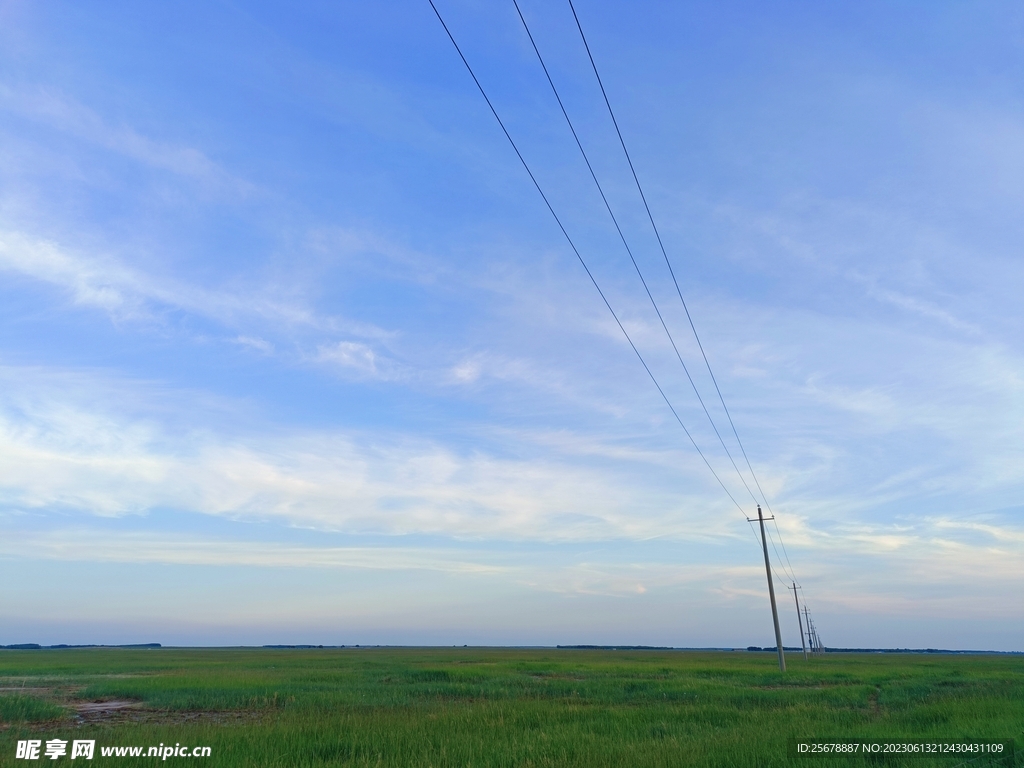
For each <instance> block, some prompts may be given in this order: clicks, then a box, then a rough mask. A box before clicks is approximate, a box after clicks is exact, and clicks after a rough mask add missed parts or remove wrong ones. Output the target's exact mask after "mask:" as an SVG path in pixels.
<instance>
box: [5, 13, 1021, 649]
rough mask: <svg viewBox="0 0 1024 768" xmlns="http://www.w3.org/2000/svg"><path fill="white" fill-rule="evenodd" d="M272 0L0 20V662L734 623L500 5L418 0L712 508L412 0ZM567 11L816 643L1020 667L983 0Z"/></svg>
mask: <svg viewBox="0 0 1024 768" xmlns="http://www.w3.org/2000/svg"><path fill="white" fill-rule="evenodd" d="M302 5H303V8H302V9H297V8H296V7H295V4H293V3H280V4H274V3H250V4H245V5H236V4H230V3H210V2H206V3H188V2H183V3H177V4H174V5H173V6H166V7H159V6H154V5H151V4H142V5H140V4H137V3H115V2H110V3H50V4H45V5H39V4H33V3H27V2H20V1H12V0H6V1H5V2H2V3H0V329H2V333H0V379H2V381H0V578H2V580H3V583H4V584H6V585H7V587H8V588H7V589H5V590H4V597H3V599H2V600H0V643H15V642H42V643H59V642H68V643H76V642H79V643H85V642H99V643H116V642H149V641H156V642H163V643H167V644H235V643H245V644H261V643H282V642H283V643H288V642H311V643H324V644H342V643H345V644H348V643H429V644H434V643H437V644H454V643H457V644H460V645H461V644H463V643H470V644H473V643H486V644H555V643H634V644H656V645H675V646H710V645H714V646H733V645H740V646H745V645H749V644H754V645H770V644H773V643H774V638H773V637H772V630H771V622H770V614H769V609H768V604H767V597H766V594H765V593H766V590H765V585H764V570H763V562H762V560H761V553H760V551H759V548H758V545H757V542H756V540H755V537H754V536H753V535H752V531H751V528H750V527H749V526H748V524H747V522H746V521H745V520H744V514H754V513H755V510H754V508H753V502H752V501H751V500H750V497H749V496H746V495H745V491H743V488H742V486H741V485H740V483H739V480H738V479H737V477H736V474H735V473H734V472H732V468H731V466H730V465H729V464H728V459H727V458H726V456H725V455H724V453H723V452H722V450H721V447H720V446H719V445H718V443H717V439H716V438H715V436H714V433H713V432H712V431H711V427H710V426H709V425H708V423H707V420H706V419H705V417H704V415H703V413H702V411H701V410H700V406H699V404H698V402H697V401H696V398H695V397H694V396H693V394H692V391H691V390H689V385H688V384H687V382H686V379H685V377H684V375H683V372H682V370H681V368H680V367H679V365H678V362H677V361H676V360H675V358H674V356H673V354H672V350H671V347H670V346H669V345H668V343H667V341H666V340H665V338H664V336H663V334H662V331H661V328H660V326H659V325H658V322H657V318H656V317H655V316H654V314H653V313H652V310H651V308H650V304H649V303H648V302H647V298H646V296H645V295H644V293H643V288H642V286H641V284H640V283H639V281H638V279H637V277H636V275H635V273H634V272H632V267H631V265H630V264H629V261H628V258H627V256H626V254H625V252H624V250H623V249H622V246H621V243H620V242H619V241H618V240H617V236H616V235H615V231H614V229H613V228H612V226H611V223H610V221H609V220H608V219H607V216H606V214H605V212H604V210H603V208H602V205H601V201H600V198H599V197H598V195H597V193H596V191H595V189H594V187H593V185H592V182H591V181H590V179H589V176H588V175H587V171H586V167H585V166H584V165H583V162H582V160H581V158H580V156H579V154H578V152H577V151H576V149H575V145H574V144H573V143H572V137H571V135H570V134H569V133H568V130H567V128H566V127H565V124H564V122H563V121H562V117H561V114H560V113H559V111H558V107H557V104H556V103H555V102H554V100H553V97H552V96H551V93H550V91H549V90H548V86H547V83H546V81H545V80H544V76H543V73H542V71H541V70H540V68H539V66H538V64H537V62H536V59H535V58H534V55H533V51H532V49H531V48H530V46H529V41H528V39H527V38H526V35H525V33H524V31H523V29H522V26H521V24H520V22H519V19H518V17H517V16H516V13H515V8H514V7H513V6H512V4H511V3H509V4H507V5H506V4H504V3H490V2H489V3H480V2H472V1H470V0H439V2H438V7H439V9H440V11H441V13H442V14H444V16H445V19H446V21H447V22H448V24H449V26H450V27H451V29H452V32H453V33H454V35H455V36H456V38H457V39H458V40H459V42H460V45H462V46H463V49H464V51H465V53H466V55H467V57H468V59H469V61H470V62H471V63H472V65H473V66H474V68H475V69H476V71H477V74H478V76H479V77H480V80H481V82H482V83H483V85H484V87H485V88H486V89H487V90H488V93H489V95H490V96H491V98H492V99H493V101H494V104H495V106H496V108H497V109H498V111H499V113H500V114H501V115H502V117H503V119H505V120H506V123H507V126H508V128H509V130H510V132H511V133H512V135H513V137H514V138H515V139H516V141H517V142H518V143H519V145H520V148H521V149H522V151H523V154H524V156H525V157H526V159H527V160H528V162H530V164H531V166H532V167H533V169H534V170H535V172H536V174H537V177H538V180H539V181H540V183H541V184H542V185H543V186H544V188H545V190H546V191H547V192H548V194H549V196H550V198H551V200H552V203H553V204H554V206H555V207H556V209H557V210H558V212H559V214H560V215H561V216H562V217H563V219H564V222H565V224H566V227H567V229H568V230H569V232H570V234H571V235H572V236H573V238H574V239H575V240H576V242H577V244H578V245H579V247H580V250H581V253H582V254H583V255H584V257H585V258H586V259H587V262H588V264H589V265H590V266H591V268H592V269H593V272H594V274H595V276H596V277H597V279H598V280H599V281H600V283H601V285H602V288H603V289H604V290H605V292H606V294H607V296H608V298H609V300H610V301H611V303H612V304H613V306H614V307H615V309H616V311H617V312H618V313H619V315H620V317H621V318H622V320H623V323H624V325H625V327H626V328H627V330H629V332H630V333H631V334H632V336H633V338H634V339H635V340H636V342H637V345H638V347H639V348H640V350H641V351H642V353H643V354H644V356H645V358H646V359H647V360H648V362H649V363H650V365H651V368H652V370H653V371H654V372H655V374H656V375H657V376H658V378H659V380H660V381H661V382H662V383H663V385H664V386H665V389H666V392H667V393H668V394H669V396H670V397H671V398H672V400H673V402H674V403H675V404H676V406H677V408H678V411H679V413H680V415H681V417H682V418H683V420H684V421H685V423H686V424H687V426H688V428H690V429H691V432H692V433H693V435H694V437H695V439H696V440H697V442H698V443H699V444H700V445H701V446H702V448H704V449H705V451H706V454H707V456H708V459H709V461H711V463H712V464H713V465H714V466H715V467H716V469H717V470H718V471H719V472H720V475H721V477H722V479H723V481H724V482H725V483H726V484H727V485H728V486H729V487H730V489H731V491H732V493H733V494H734V495H735V497H736V499H737V500H738V501H739V502H740V503H741V505H742V506H743V512H742V513H741V512H740V511H739V510H737V509H736V507H735V506H733V504H732V503H731V502H730V501H729V498H728V497H727V496H726V495H725V494H724V493H723V492H722V490H721V488H720V487H719V486H718V485H717V483H716V482H715V480H714V478H713V477H712V476H711V474H710V472H708V470H707V468H706V467H705V466H704V465H703V463H702V462H701V460H700V458H699V456H698V455H697V454H696V452H695V451H694V450H693V448H692V446H690V444H689V443H688V441H687V440H686V437H685V435H684V434H683V433H682V430H680V429H679V426H678V424H676V423H675V422H674V421H673V419H672V416H671V413H670V412H669V411H668V410H667V408H666V407H665V405H664V403H663V402H662V401H661V400H660V397H659V395H658V393H657V391H656V390H655V389H654V387H653V386H652V385H651V383H650V381H649V379H647V378H646V374H645V373H644V371H643V369H642V367H641V366H640V365H639V363H638V362H637V360H636V358H635V357H634V356H633V353H632V351H631V350H630V349H629V347H628V345H627V344H626V342H625V341H624V339H623V338H622V336H621V334H620V333H619V330H618V329H617V327H616V326H615V325H614V321H613V320H612V318H611V317H610V315H609V314H608V313H607V310H606V309H605V307H604V306H603V304H602V303H601V300H600V297H599V296H598V295H597V293H596V292H595V290H594V288H593V286H592V285H591V284H590V283H589V281H588V279H587V276H586V274H585V273H584V272H583V270H582V268H581V267H580V265H579V263H578V262H577V261H576V260H575V256H574V255H573V254H572V252H571V251H570V250H569V249H568V247H567V246H566V244H565V242H564V240H563V239H562V236H561V234H560V232H559V231H558V229H557V227H556V226H555V224H554V222H553V221H552V220H551V218H550V215H549V214H548V212H547V211H546V209H545V208H544V207H543V203H542V201H541V200H540V198H539V197H538V195H537V194H536V191H535V190H534V189H533V188H532V186H531V184H530V181H529V178H528V177H527V176H526V174H525V173H524V171H523V169H522V167H521V166H520V165H519V161H518V160H517V159H516V157H515V154H514V153H513V152H512V150H511V148H510V147H509V146H508V144H507V142H506V140H505V138H504V136H503V135H502V133H501V132H500V129H499V128H498V126H497V124H496V123H495V122H494V119H493V117H492V116H491V114H490V113H489V112H488V111H487V107H486V105H485V104H484V102H483V100H482V99H481V98H480V95H479V93H478V92H477V91H476V90H475V87H474V85H473V83H472V80H471V79H470V78H469V76H468V74H467V72H466V71H465V69H464V68H463V66H462V64H461V62H460V61H459V59H458V57H457V55H456V53H455V51H454V50H453V48H452V47H451V44H450V42H449V41H448V39H447V37H446V36H445V35H444V31H443V30H442V28H441V26H440V25H439V23H438V21H437V19H436V17H435V16H434V15H433V12H432V11H431V9H430V6H429V4H428V3H426V2H425V0H424V2H423V3H419V2H394V3H388V4H357V3H345V4H334V3H320V4H318V3H305V4H302ZM522 7H523V11H524V14H525V16H526V18H527V20H528V22H529V23H530V24H531V28H532V31H533V32H534V35H535V37H536V39H537V42H538V45H539V46H540V48H541V51H542V52H543V53H544V55H545V56H546V58H547V60H548V64H549V66H550V68H551V71H552V75H553V77H554V79H555V82H556V84H557V85H558V87H559V89H560V91H561V93H562V96H563V98H564V100H565V102H566V107H567V109H568V110H569V113H570V115H571V116H572V117H573V119H574V121H575V122H576V125H577V128H578V129H579V132H580V136H581V140H582V141H583V143H584V146H585V147H586V148H587V150H588V152H590V154H591V158H592V160H593V161H594V165H595V170H596V172H597V173H598V175H599V176H600V178H601V179H602V182H603V183H604V185H605V189H606V191H607V193H608V196H609V200H610V201H611V204H612V206H613V207H614V208H615V210H616V213H617V215H618V216H619V218H620V222H621V223H622V224H623V229H624V232H625V233H626V236H627V238H628V239H629V241H630V244H631V246H632V247H633V250H634V253H635V255H636V256H637V261H638V263H639V265H640V267H641V268H642V269H643V271H644V273H645V275H646V276H648V278H649V281H650V284H651V288H652V292H653V294H654V295H655V297H656V298H657V300H658V301H659V303H660V304H661V306H662V307H663V311H664V313H665V317H666V321H667V322H668V324H669V326H670V327H671V328H672V330H673V333H674V334H675V336H676V338H677V340H678V341H679V343H680V351H681V352H682V354H683V356H684V359H685V360H686V361H687V364H688V365H689V366H690V368H691V372H692V373H693V374H694V379H695V381H696V383H697V386H698V387H699V388H701V390H702V392H703V394H704V396H705V399H706V401H707V402H708V403H709V406H710V407H711V410H712V415H713V416H714V417H715V419H716V420H717V421H718V423H719V426H720V428H722V429H723V430H727V426H726V424H727V423H726V422H725V420H724V414H722V412H721V410H720V408H715V407H714V406H715V402H716V398H715V396H714V393H713V389H711V382H710V380H709V379H708V377H707V373H706V371H705V370H704V369H703V367H702V362H701V359H700V357H699V351H698V350H697V348H696V345H695V343H694V342H693V340H692V336H689V335H688V334H687V325H686V320H685V316H684V315H683V314H682V310H681V308H680V306H679V303H678V299H677V298H675V296H674V288H673V287H672V283H671V280H670V278H669V275H668V272H667V270H666V268H665V265H664V263H663V261H662V260H661V254H660V252H659V251H658V250H657V244H656V241H655V240H654V238H653V235H652V233H651V230H650V228H649V225H648V224H647V222H646V214H645V213H644V210H643V207H642V204H641V202H640V200H639V197H638V196H637V194H636V191H635V188H634V187H633V186H632V178H631V176H630V175H629V169H628V166H627V165H626V164H625V161H624V159H623V157H622V154H621V151H620V149H619V147H618V144H617V139H616V137H615V133H614V130H613V128H612V126H611V123H610V122H609V120H608V118H607V114H606V113H605V112H604V106H603V102H602V101H601V98H600V91H599V90H598V88H597V84H596V82H595V81H594V79H593V75H592V72H591V71H590V69H589V64H588V62H587V59H586V53H585V51H584V50H583V47H582V44H581V42H580V40H579V37H578V34H577V33H576V30H575V26H574V23H573V19H572V15H571V12H570V11H569V7H568V5H567V4H565V5H563V4H561V3H553V4H551V3H539V2H534V1H533V0H524V2H523V3H522ZM577 10H578V12H579V15H580V19H581V22H582V23H583V25H584V29H585V30H586V31H587V33H588V35H589V39H590V43H591V46H592V49H593V52H594V55H595V57H596V59H597V63H598V65H599V66H600V67H601V69H602V75H603V77H604V79H605V84H606V86H607V89H608V92H609V96H610V98H611V100H612V103H613V106H614V107H615V109H616V112H617V116H618V118H619V121H620V125H621V127H622V130H623V134H624V136H625V138H626V141H627V142H628V144H629V147H630V151H631V153H632V155H633V159H634V161H635V164H636V167H637V172H638V174H639V175H640V178H641V181H642V182H643V183H644V185H645V190H646V192H647V195H648V199H649V201H650V203H651V208H652V211H653V212H654V215H655V217H656V219H657V221H658V222H659V226H660V228H661V232H662V235H663V238H664V240H665V245H666V248H667V251H668V254H669V256H670V258H671V259H672V261H673V265H674V267H675V269H676V272H677V274H678V275H679V277H680V284H681V287H682V290H683V292H684V295H685V297H686V299H687V302H688V304H689V306H690V309H691V312H692V314H693V317H694V321H695V323H696V326H697V329H698V331H699V332H700V333H701V339H702V341H703V342H704V344H705V347H706V349H707V351H708V356H709V358H710V360H711V363H712V365H713V366H714V370H715V374H716V376H717V378H718V381H719V383H720V385H721V388H722V391H723V393H724V395H725V397H726V399H727V402H728V403H729V406H730V409H731V411H732V414H733V417H734V419H735V421H736V424H737V427H738V429H739V432H740V435H741V437H743V440H744V445H745V447H746V450H747V453H748V454H749V456H750V459H751V461H752V463H753V466H754V468H755V470H756V472H757V474H758V479H759V480H760V481H761V484H762V486H763V487H764V490H765V492H766V494H767V496H768V499H769V501H770V502H771V505H772V508H773V510H774V511H775V512H776V513H777V516H778V517H777V523H778V526H779V530H780V531H781V535H782V537H783V540H784V541H785V545H786V549H787V551H788V555H789V559H790V561H791V565H792V570H793V571H795V574H796V577H797V578H798V579H799V581H800V582H801V584H802V585H803V593H802V594H803V596H804V598H805V599H806V602H807V604H808V605H809V606H810V608H811V610H812V611H813V613H814V615H815V620H816V624H817V626H818V628H819V630H820V632H821V634H822V637H823V639H824V640H825V642H826V643H828V644H831V645H841V646H857V645H859V646H900V647H904V646H910V647H922V646H932V647H971V648H993V649H1002V650H1024V647H1022V646H1021V638H1022V637H1024V597H1022V595H1024V523H1022V512H1024V506H1022V500H1021V499H1022V492H1024V469H1022V467H1024V426H1022V425H1024V354H1022V353H1024V350H1022V345H1021V334H1020V328H1021V326H1022V320H1024V311H1022V309H1021V302H1020V300H1019V296H1020V294H1021V293H1022V289H1024V266H1022V263H1021V258H1020V243H1021V242H1022V241H1024V219H1022V218H1021V215H1020V211H1021V210H1022V205H1024V92H1022V85H1021V84H1022V83H1024V57H1022V56H1021V54H1022V48H1024V11H1022V10H1021V8H1020V6H1019V5H1018V4H1015V3H1009V2H1007V3H998V2H993V3H982V4H977V3H970V4H968V3H953V2H943V3H903V4H890V3H846V4H827V5H822V4H820V3H785V4H783V3H769V4H765V3H717V2H716V3H711V2H707V3H653V2H637V3H630V4H628V5H627V4H618V3H607V2H597V1H596V0H586V1H585V0H580V3H579V4H578V6H577ZM773 556H774V553H773ZM779 567H780V569H781V570H780V574H782V575H784V573H783V572H784V571H786V570H787V569H788V568H789V564H786V565H785V566H783V565H782V564H780V566H779ZM778 589H779V592H780V596H779V597H780V604H781V606H782V608H783V613H782V621H783V627H782V629H783V637H784V640H785V642H786V643H787V644H796V643H797V642H798V639H799V638H798V635H797V629H796V621H795V616H793V613H794V610H793V608H792V600H791V598H790V596H789V595H788V594H787V593H785V591H784V590H783V589H782V587H781V585H779V587H778Z"/></svg>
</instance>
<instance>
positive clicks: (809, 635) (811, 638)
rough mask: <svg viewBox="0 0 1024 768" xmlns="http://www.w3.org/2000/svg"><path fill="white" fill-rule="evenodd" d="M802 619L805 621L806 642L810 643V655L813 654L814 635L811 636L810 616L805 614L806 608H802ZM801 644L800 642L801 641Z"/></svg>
mask: <svg viewBox="0 0 1024 768" xmlns="http://www.w3.org/2000/svg"><path fill="white" fill-rule="evenodd" d="M804 618H805V619H806V620H807V621H806V625H807V642H808V643H810V646H811V653H814V635H812V634H811V616H810V614H809V613H808V612H807V606H806V605H805V606H804ZM801 642H802V641H801Z"/></svg>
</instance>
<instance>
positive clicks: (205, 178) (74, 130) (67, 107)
mask: <svg viewBox="0 0 1024 768" xmlns="http://www.w3.org/2000/svg"><path fill="white" fill-rule="evenodd" d="M0 109H4V110H6V111H8V112H11V113H14V114H17V115H19V116H21V117H25V118H28V119H30V120H34V121H37V122H39V123H43V124H45V125H47V126H49V127H51V128H55V129H57V130H59V131H63V132H65V133H67V134H70V135H72V136H75V137H76V138H78V139H81V140H83V141H87V142H90V143H92V144H95V145H97V146H100V147H103V148H104V149H107V150H110V151H112V152H116V153H118V154H121V155H124V156H126V157H130V158H132V159H133V160H136V161H138V162H140V163H142V164H144V165H147V166H149V167H151V168H156V169H160V170H164V171H169V172H171V173H173V174H176V175H178V176H184V177H188V178H191V179H193V180H195V181H198V182H200V183H201V184H202V185H203V186H204V187H206V188H207V189H210V190H216V191H223V192H228V193H229V194H232V195H250V194H252V193H254V192H256V191H257V187H256V186H255V185H253V184H251V183H249V182H246V181H243V180H242V179H239V178H237V177H235V176H233V175H232V174H231V173H229V172H228V171H226V170H225V169H223V168H222V167H221V166H219V165H218V164H217V163H215V162H213V161H212V160H210V158H209V157H207V156H206V155H205V154H204V153H203V152H202V151H200V150H198V149H196V148H194V147H189V146H184V145H180V144H172V143H168V142H161V141H156V140H154V139H151V138H148V137H146V136H143V135H142V134H140V133H138V132H137V131H136V130H134V129H133V128H131V127H129V126H126V125H121V126H111V125H109V124H108V123H107V122H106V121H104V120H103V118H102V117H100V115H98V114H97V113H96V112H95V111H93V110H91V109H89V108H88V107H86V106H85V105H83V104H80V103H78V102H77V101H75V100H74V99H71V98H69V97H67V96H65V95H63V94H60V93H55V92H53V91H51V90H47V89H45V88H35V89H29V88H12V87H11V86H9V85H4V84H2V83H0Z"/></svg>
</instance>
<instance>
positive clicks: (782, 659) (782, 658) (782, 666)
mask: <svg viewBox="0 0 1024 768" xmlns="http://www.w3.org/2000/svg"><path fill="white" fill-rule="evenodd" d="M747 519H748V520H750V518H747ZM768 519H769V520H774V519H775V517H774V516H773V517H769V518H768ZM750 522H754V521H753V520H750ZM757 522H758V523H760V525H761V548H762V549H764V570H765V572H766V573H767V574H768V597H769V598H771V601H772V621H773V622H775V647H776V648H777V649H778V651H779V670H780V671H782V672H785V671H786V653H785V651H783V650H782V632H781V631H780V630H779V609H778V608H777V607H776V606H775V585H774V584H772V564H771V562H770V561H769V560H768V540H767V538H765V535H764V515H763V514H761V505H760V504H758V505H757Z"/></svg>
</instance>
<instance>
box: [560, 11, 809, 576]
mask: <svg viewBox="0 0 1024 768" xmlns="http://www.w3.org/2000/svg"><path fill="white" fill-rule="evenodd" d="M568 3H569V8H570V10H571V11H572V16H573V19H574V20H575V21H576V28H577V29H578V30H579V33H580V39H581V40H582V41H583V47H584V48H585V49H586V51H587V58H588V59H590V66H591V68H592V69H593V70H594V76H595V77H596V78H597V84H598V86H599V87H600V89H601V96H602V97H603V98H604V103H605V106H606V107H607V108H608V115H609V116H610V117H611V120H612V124H613V125H614V126H615V133H616V135H617V136H618V138H619V144H620V145H621V146H622V152H623V154H624V155H625V156H626V162H627V163H629V170H630V172H631V173H632V174H633V181H634V182H635V183H636V188H637V191H638V192H639V193H640V199H641V200H643V204H644V210H645V211H646V212H647V218H648V219H649V220H650V222H651V228H652V229H653V230H654V234H655V237H656V238H657V240H658V247H659V248H660V249H661V254H662V256H663V257H664V259H665V265H666V266H667V267H668V271H669V274H670V275H671V276H672V282H673V284H674V285H675V288H676V294H677V295H678V296H679V301H680V303H681V304H682V305H683V310H684V311H685V312H686V319H687V321H688V322H689V324H690V330H691V331H693V338H694V339H695V340H696V342H697V347H698V348H699V349H700V354H701V357H703V358H704V364H705V366H707V369H708V374H709V375H710V376H711V381H712V382H713V383H714V385H715V392H717V393H718V400H719V402H721V404H722V409H723V410H724V411H725V415H726V417H727V418H728V420H729V426H730V427H731V428H732V433H733V436H734V437H735V438H736V443H737V444H738V445H739V447H740V452H741V453H742V454H743V459H744V461H745V462H746V464H747V469H749V470H750V476H751V477H752V478H753V479H754V484H755V485H756V486H757V490H758V491H759V492H760V494H761V498H762V500H763V501H764V504H765V507H766V508H767V509H768V512H769V514H771V515H772V516H773V517H774V514H775V513H774V512H773V511H772V508H771V505H770V504H769V503H768V497H767V495H766V494H765V492H764V489H763V488H762V487H761V483H760V481H759V480H758V479H757V473H756V472H754V467H753V465H752V464H751V463H750V458H749V457H748V456H747V451H746V448H744V446H743V441H742V440H741V439H740V435H739V432H738V431H737V429H736V424H735V422H734V421H733V418H732V414H731V413H730V412H729V406H727V405H726V404H725V397H724V396H723V395H722V390H721V388H720V387H719V386H718V379H716V378H715V373H714V371H713V370H711V362H710V361H709V360H708V356H707V353H706V352H705V351H704V345H703V344H702V343H701V340H700V335H699V334H698V333H697V327H696V326H695V325H694V322H693V317H692V316H691V315H690V309H689V307H688V306H687V305H686V299H684V298H683V292H682V289H681V288H680V287H679V280H678V279H677V278H676V273H675V270H674V269H673V268H672V262H671V260H670V259H669V257H668V252H667V251H666V249H665V243H664V241H663V240H662V238H661V232H660V231H659V230H658V225H657V224H656V223H655V221H654V214H653V213H652V212H651V206H650V205H649V204H648V202H647V195H645V194H644V189H643V185H642V184H641V183H640V177H639V176H638V175H637V172H636V167H635V166H634V165H633V159H632V157H631V156H630V154H629V150H628V149H627V148H626V140H625V139H624V138H623V136H622V131H621V129H620V128H619V121H618V120H617V119H616V118H615V110H613V109H612V104H611V100H610V99H609V98H608V92H607V91H606V90H605V87H604V81H603V80H602V79H601V73H600V72H599V71H598V69H597V62H596V61H594V55H593V53H592V52H591V50H590V44H589V43H588V42H587V36H586V34H585V33H584V32H583V25H582V24H581V23H580V18H579V15H578V14H577V13H576V7H575V6H574V5H573V3H572V0H568ZM716 431H717V430H716ZM776 531H777V532H778V534H779V541H780V542H781V541H782V532H781V531H780V530H779V529H778V525H777V524H776ZM772 546H774V542H773V543H772ZM783 550H785V545H784V544H783ZM786 562H787V563H788V562H789V556H788V553H787V556H786ZM790 568H791V569H792V566H790Z"/></svg>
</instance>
